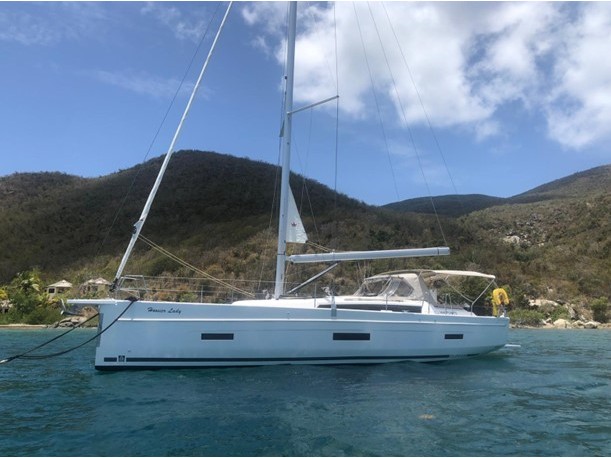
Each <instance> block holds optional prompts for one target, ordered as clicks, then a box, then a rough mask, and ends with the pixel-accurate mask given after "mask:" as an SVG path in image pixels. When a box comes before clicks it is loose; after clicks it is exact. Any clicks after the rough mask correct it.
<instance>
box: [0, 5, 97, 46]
mask: <svg viewBox="0 0 611 458" xmlns="http://www.w3.org/2000/svg"><path fill="white" fill-rule="evenodd" d="M104 18H105V13H104V9H103V8H102V7H101V6H100V5H99V4H96V3H94V2H84V3H79V2H59V3H49V4H46V5H44V8H43V7H42V6H41V5H37V4H32V3H28V2H18V3H16V4H12V3H10V2H4V3H2V11H0V41H7V42H15V43H19V44H21V45H24V46H35V45H38V46H40V45H42V46H51V45H55V44H57V43H59V42H61V41H62V40H65V39H79V38H80V37H82V36H84V35H87V34H89V33H91V32H92V31H93V30H99V27H100V26H101V25H102V23H103V19H104Z"/></svg>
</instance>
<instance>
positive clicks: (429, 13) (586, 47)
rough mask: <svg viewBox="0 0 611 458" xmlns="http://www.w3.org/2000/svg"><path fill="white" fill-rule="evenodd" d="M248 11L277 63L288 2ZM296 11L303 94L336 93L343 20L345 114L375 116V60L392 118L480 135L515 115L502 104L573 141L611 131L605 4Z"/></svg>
mask: <svg viewBox="0 0 611 458" xmlns="http://www.w3.org/2000/svg"><path fill="white" fill-rule="evenodd" d="M333 8H335V10H334V9H333ZM387 13H388V15H387ZM242 15H243V17H244V18H245V20H246V22H247V23H248V24H250V25H252V26H258V28H257V32H256V33H258V34H259V35H258V38H257V39H258V40H259V43H265V44H266V46H273V49H275V56H276V58H277V59H278V61H279V62H282V61H283V59H284V57H283V56H284V42H283V36H280V35H279V32H278V31H279V30H280V31H281V32H282V33H284V28H283V27H281V26H279V24H281V23H282V22H283V21H284V20H285V16H286V7H285V6H284V7H279V6H276V5H270V4H268V3H253V4H250V5H248V7H246V8H244V9H243V10H242ZM299 16H300V21H299V30H298V39H297V64H296V76H295V78H296V80H295V100H296V102H297V103H313V102H316V101H319V100H322V99H324V98H326V97H329V96H330V95H333V93H334V91H335V87H336V81H335V76H334V75H335V36H336V35H335V31H334V23H335V19H336V21H337V49H338V55H339V59H338V66H339V67H338V69H339V92H340V96H341V101H340V106H341V109H342V110H343V111H344V112H345V113H346V114H348V115H349V116H352V117H355V118H366V117H372V116H377V115H376V114H375V112H376V105H375V104H374V103H373V98H372V92H371V83H370V77H369V69H371V71H372V72H373V73H375V74H376V80H375V88H376V91H377V92H376V94H377V96H378V100H379V101H380V102H381V103H380V105H381V106H380V109H381V110H382V112H383V113H384V114H385V115H388V113H389V112H390V113H392V112H394V115H393V118H394V122H395V124H396V125H400V124H403V121H404V118H405V120H406V121H407V122H408V123H410V124H411V125H419V124H420V125H426V124H427V122H428V121H429V120H430V122H431V124H432V125H433V126H435V127H457V128H461V129H468V130H470V131H471V132H472V133H473V136H474V138H475V139H478V140H481V139H485V138H490V137H492V136H495V135H499V134H501V133H502V132H503V124H502V123H503V122H508V121H507V113H505V116H504V117H505V119H504V120H502V119H501V117H500V113H501V112H503V110H505V111H506V109H507V108H508V107H511V108H512V109H515V107H519V109H521V110H529V111H533V112H536V113H538V114H540V115H542V116H544V117H545V118H546V119H547V122H548V134H549V136H550V137H551V138H552V139H553V140H554V141H556V142H558V143H560V144H563V145H565V146H567V147H570V148H582V147H585V146H588V145H592V144H595V143H597V142H601V141H602V140H604V139H605V138H609V136H610V135H611V60H609V59H607V57H606V54H607V53H608V48H609V36H610V35H611V4H609V3H605V2H602V3H598V2H597V3H588V2H585V3H575V4H573V3H570V4H567V3H556V2H499V3H496V2H493V3H487V2H484V3H479V2H475V3H469V2H467V3H462V2H461V3H455V2H449V3H445V2H444V3H441V2H440V3H436V2H432V3H424V2H389V3H387V4H384V3H371V4H366V3H358V2H357V3H356V4H352V3H344V2H338V3H336V4H335V6H333V5H329V4H318V3H317V4H309V5H308V6H306V7H305V8H303V7H301V8H300V10H299ZM372 18H373V19H372ZM261 37H263V38H261ZM361 37H362V38H361ZM361 40H363V41H364V42H365V47H366V54H364V52H363V46H362V45H361ZM380 41H381V42H383V43H384V48H382V47H381V46H380ZM365 56H366V59H365ZM367 63H368V64H369V65H367ZM389 67H390V70H389ZM408 68H409V71H408ZM412 79H413V82H412ZM414 86H415V87H416V88H417V91H416V89H415V88H414ZM397 94H398V96H399V97H398V98H397V97H396V95H397ZM420 100H422V103H423V105H424V108H425V110H426V111H424V110H423V109H422V107H421V104H420ZM514 116H516V118H515V119H516V122H517V121H518V120H519V116H520V114H519V113H516V114H514Z"/></svg>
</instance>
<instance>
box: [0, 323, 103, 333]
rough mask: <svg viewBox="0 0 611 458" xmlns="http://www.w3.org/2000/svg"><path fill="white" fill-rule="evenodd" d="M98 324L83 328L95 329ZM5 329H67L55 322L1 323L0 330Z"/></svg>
mask: <svg viewBox="0 0 611 458" xmlns="http://www.w3.org/2000/svg"><path fill="white" fill-rule="evenodd" d="M95 328H97V326H83V327H81V329H95ZM4 329H9V330H11V329H13V330H16V331H30V330H33V329H66V328H61V327H58V326H55V325H54V324H25V323H12V324H0V331H1V330H4Z"/></svg>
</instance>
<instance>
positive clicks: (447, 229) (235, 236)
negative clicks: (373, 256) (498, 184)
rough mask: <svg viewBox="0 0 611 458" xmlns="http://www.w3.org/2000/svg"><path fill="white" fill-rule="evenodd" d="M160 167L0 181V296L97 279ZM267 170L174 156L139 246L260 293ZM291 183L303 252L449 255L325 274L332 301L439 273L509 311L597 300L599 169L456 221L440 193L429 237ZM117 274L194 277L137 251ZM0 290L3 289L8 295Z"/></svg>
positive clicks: (602, 234)
mask: <svg viewBox="0 0 611 458" xmlns="http://www.w3.org/2000/svg"><path fill="white" fill-rule="evenodd" d="M161 160H162V159H161V158H156V159H153V160H150V161H148V162H146V163H144V164H142V165H140V166H138V167H135V168H131V169H128V170H122V171H119V172H117V173H114V174H111V175H108V176H104V177H100V178H95V179H84V178H78V177H73V176H69V175H65V174H59V173H42V174H14V175H11V176H8V177H4V178H0V252H2V253H3V256H2V257H0V285H2V284H4V285H9V286H10V285H13V283H12V282H13V281H15V280H14V278H16V277H15V276H16V275H17V273H19V272H31V271H32V269H36V272H38V274H37V275H39V277H38V278H37V279H36V281H37V282H38V283H37V284H38V285H42V286H44V285H47V284H49V283H53V282H55V281H57V280H59V279H60V278H66V279H70V281H71V282H72V283H75V284H79V283H82V282H84V281H85V280H87V279H89V278H94V277H99V276H102V277H105V278H107V279H109V280H111V279H112V277H113V276H114V272H115V270H116V268H117V265H118V263H119V260H120V256H121V255H122V253H123V251H124V249H125V247H126V245H127V242H128V240H129V237H130V235H131V230H132V225H133V223H134V222H135V221H136V220H137V219H138V217H139V214H140V212H141V209H142V206H143V204H144V201H145V200H146V196H147V195H148V192H149V190H150V188H151V186H152V183H153V181H154V179H155V176H156V174H157V171H158V169H159V167H160V165H161ZM277 172H278V170H277V168H276V167H274V166H271V165H269V164H266V163H263V162H256V161H251V160H247V159H240V158H236V157H232V156H226V155H221V154H216V153H202V152H196V151H184V152H179V153H177V154H176V156H175V158H174V160H173V161H172V162H171V163H170V167H169V168H168V171H167V174H166V178H165V180H164V182H163V183H162V186H161V188H160V190H159V193H158V195H157V199H156V201H155V203H154V205H153V207H152V210H151V213H150V216H149V220H148V221H147V224H146V225H145V227H144V230H143V235H144V236H146V237H147V238H148V239H150V240H152V241H154V242H155V243H157V244H159V245H161V246H163V248H165V249H167V250H169V251H170V252H172V253H173V254H175V255H176V256H178V257H179V258H181V259H184V260H185V261H187V262H188V263H190V264H191V265H193V266H197V267H198V268H200V269H202V270H204V271H205V272H207V273H210V274H212V275H215V276H217V277H221V278H223V279H226V280H230V281H231V282H233V283H235V284H242V285H248V287H249V289H251V290H258V291H260V290H263V289H267V288H269V285H265V284H264V283H263V282H262V280H263V279H265V280H270V279H272V278H273V269H274V268H275V250H276V248H275V244H276V241H275V236H274V234H275V231H276V229H275V227H276V225H277V220H276V217H275V216H274V215H275V214H276V208H275V207H276V206H275V204H274V203H275V201H276V200H277V198H276V197H275V188H276V183H277ZM291 182H292V188H293V191H294V194H295V197H296V200H297V204H298V206H299V207H300V208H301V212H302V216H303V219H304V224H305V226H306V229H307V230H308V234H309V236H310V239H311V240H312V241H313V242H316V243H317V244H320V245H323V246H325V247H329V248H331V249H337V250H345V249H351V250H369V249H390V248H398V247H421V246H440V245H446V244H447V245H449V246H450V247H451V250H452V256H449V257H437V258H420V259H407V260H385V261H375V262H370V263H360V264H359V263H346V264H344V265H341V266H340V267H339V268H337V269H335V270H333V271H332V272H331V273H330V274H329V275H328V276H327V277H325V278H326V279H327V281H328V282H330V283H331V285H332V287H333V288H334V289H335V290H336V292H338V293H341V292H352V291H353V290H354V289H355V288H356V286H357V284H358V283H359V281H360V279H362V277H363V276H364V275H366V274H369V273H371V272H374V271H375V272H379V271H384V270H393V269H405V268H448V269H468V270H478V271H484V272H490V273H493V274H495V275H497V277H498V282H499V284H503V285H509V286H510V289H511V296H512V302H513V305H514V306H515V307H525V306H527V305H528V299H529V298H536V297H546V298H549V299H553V300H556V301H560V302H562V301H564V302H570V301H572V302H579V303H591V302H592V301H594V300H598V299H599V298H601V299H600V300H601V301H602V302H604V303H605V304H606V303H607V302H608V299H609V298H610V297H611V291H610V285H611V266H610V259H611V215H610V208H611V196H609V193H608V192H607V190H608V189H611V166H605V167H599V168H597V169H593V170H592V171H589V172H582V173H580V174H576V175H574V176H572V177H567V178H566V179H563V180H558V181H556V182H553V183H550V184H547V185H545V186H541V187H539V188H536V189H535V190H533V191H531V192H529V193H525V194H522V195H520V196H516V197H515V198H510V199H503V200H502V202H500V201H498V198H492V197H489V196H461V198H460V201H462V204H461V205H459V206H460V208H461V210H460V211H457V210H456V208H457V206H456V205H451V202H452V200H454V201H456V200H457V198H456V196H445V197H444V198H443V199H441V200H440V201H439V200H438V202H443V205H441V204H440V205H437V204H436V208H437V210H438V213H439V219H440V221H441V228H442V229H443V232H442V229H441V228H440V227H439V225H438V223H437V218H436V217H435V216H434V215H431V214H427V213H429V212H428V211H427V210H424V207H422V209H421V210H418V208H419V207H418V206H419V205H420V206H421V204H422V199H420V200H419V201H418V202H417V205H415V206H412V207H409V206H408V207H409V208H411V209H412V210H418V211H421V212H420V213H414V212H405V211H401V210H397V208H399V209H400V208H405V207H401V206H393V205H390V206H386V207H385V208H378V207H372V206H368V205H366V204H364V203H362V202H358V201H356V200H354V199H350V198H348V197H347V196H344V195H338V194H335V193H334V192H333V191H331V190H330V189H328V188H327V187H325V186H323V185H321V184H320V183H317V182H315V181H312V180H307V179H304V178H303V177H300V176H297V175H293V176H292V178H291ZM128 191H129V195H128V197H127V198H126V197H125V196H126V195H127V194H128ZM498 203H501V205H498ZM476 208H477V209H479V210H478V211H473V209H476ZM456 215H459V216H456ZM291 250H294V251H296V252H307V251H310V252H312V251H315V250H314V249H313V248H311V247H309V246H306V247H303V246H292V247H291ZM317 269H318V266H314V267H312V266H310V267H297V266H289V270H288V274H287V276H288V278H289V280H290V281H294V282H295V283H298V282H299V281H300V280H304V279H305V278H307V276H308V274H312V273H315V272H316V271H317ZM130 272H131V273H139V274H143V275H147V276H164V277H168V278H169V277H176V276H180V277H189V278H193V277H198V274H194V273H193V272H192V271H191V270H189V269H187V268H186V267H184V266H181V265H179V264H177V263H176V262H174V261H172V260H170V259H168V258H167V257H166V256H164V255H162V254H160V253H159V252H157V251H154V250H151V249H150V247H148V246H147V245H146V244H143V243H141V242H138V244H137V247H136V250H135V252H134V254H133V256H132V259H131V260H130V262H129V264H128V267H127V270H126V273H130ZM260 280H261V281H260ZM164 281H165V282H166V284H167V283H168V281H169V280H164ZM246 281H249V282H252V281H255V284H253V283H249V284H246V283H244V282H246ZM200 283H201V284H200V285H199V286H197V287H196V288H195V289H193V290H189V291H187V290H177V291H178V292H177V293H176V294H177V295H179V296H181V297H186V295H191V296H190V297H192V296H193V295H195V294H200V295H201V294H203V292H204V289H206V290H207V288H208V287H209V286H210V287H211V285H209V282H208V281H207V280H206V281H205V282H204V281H203V280H202V281H201V282H200ZM11 288H12V289H11ZM4 289H5V290H6V291H9V290H11V291H13V294H16V293H15V292H16V291H17V290H16V289H15V288H14V285H13V286H10V287H5V288H4ZM194 291H198V293H196V292H194ZM158 294H161V293H158ZM26 302H27V301H26ZM23 316H25V315H23Z"/></svg>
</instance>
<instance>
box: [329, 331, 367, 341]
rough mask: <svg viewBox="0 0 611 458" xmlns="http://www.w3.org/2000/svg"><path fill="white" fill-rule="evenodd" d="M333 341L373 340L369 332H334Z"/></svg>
mask: <svg viewBox="0 0 611 458" xmlns="http://www.w3.org/2000/svg"><path fill="white" fill-rule="evenodd" d="M333 340H371V337H370V335H369V333H368V332H334V333H333Z"/></svg>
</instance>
